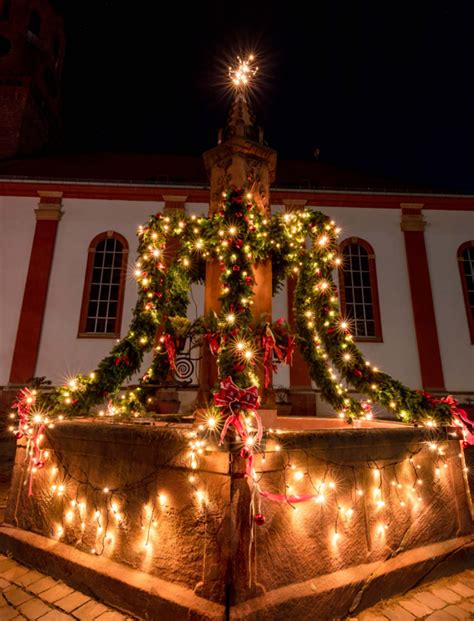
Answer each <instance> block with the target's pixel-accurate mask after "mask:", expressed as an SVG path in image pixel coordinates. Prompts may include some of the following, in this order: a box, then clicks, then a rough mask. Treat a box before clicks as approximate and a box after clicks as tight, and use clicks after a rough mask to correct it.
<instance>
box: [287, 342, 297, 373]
mask: <svg viewBox="0 0 474 621" xmlns="http://www.w3.org/2000/svg"><path fill="white" fill-rule="evenodd" d="M295 342H296V338H295V337H294V336H288V342H287V344H286V352H285V364H289V365H290V366H291V365H292V364H293V353H294V351H295Z"/></svg>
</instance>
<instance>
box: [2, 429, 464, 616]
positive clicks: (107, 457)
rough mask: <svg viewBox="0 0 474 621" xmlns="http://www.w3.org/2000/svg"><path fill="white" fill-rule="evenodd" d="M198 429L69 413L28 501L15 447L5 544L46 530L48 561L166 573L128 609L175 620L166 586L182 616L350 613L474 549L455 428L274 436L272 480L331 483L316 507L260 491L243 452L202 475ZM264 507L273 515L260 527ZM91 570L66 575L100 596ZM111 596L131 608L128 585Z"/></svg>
mask: <svg viewBox="0 0 474 621" xmlns="http://www.w3.org/2000/svg"><path fill="white" fill-rule="evenodd" d="M190 433H192V429H191V428H180V429H173V428H164V427H144V426H139V425H118V424H106V423H96V422H64V423H63V424H60V425H58V426H57V427H56V428H55V429H52V430H49V431H48V433H47V438H46V442H45V444H47V445H48V448H49V451H50V457H49V460H48V464H47V466H46V467H45V468H44V469H42V470H39V471H38V472H37V473H36V474H35V478H34V481H33V495H32V496H28V473H27V469H26V466H25V464H26V463H27V462H25V447H24V446H22V445H19V446H18V449H17V455H16V462H15V467H14V474H13V485H12V489H11V493H10V497H9V503H8V506H7V513H6V522H7V523H8V524H10V525H12V526H14V527H15V528H10V530H9V531H8V532H9V533H10V535H8V533H7V534H5V533H4V532H2V533H0V548H2V549H6V548H8V540H9V537H10V541H11V540H12V538H13V539H14V538H15V533H20V534H22V533H24V532H25V531H28V533H35V534H36V535H39V536H40V537H43V538H45V539H44V541H45V542H47V543H48V550H49V553H50V554H51V555H52V556H50V557H49V558H50V559H51V558H54V554H55V551H54V550H55V546H57V550H58V555H59V550H62V551H64V550H67V549H70V550H71V558H72V557H73V556H74V555H80V558H81V559H82V561H80V559H79V557H78V559H79V560H78V561H77V562H78V563H79V561H80V562H83V561H84V559H85V561H84V562H85V563H86V564H87V559H88V558H89V559H90V562H91V563H92V564H94V563H95V564H96V565H94V566H97V567H99V565H97V563H99V562H101V563H102V565H101V567H104V568H105V569H104V571H107V563H109V565H110V567H112V566H113V567H123V571H124V575H125V573H126V572H130V571H134V572H136V575H137V576H145V578H144V579H143V580H145V583H146V576H149V579H150V581H151V582H150V584H152V582H153V580H155V581H156V580H159V581H160V584H161V587H162V591H161V592H160V594H159V596H157V600H156V601H154V603H153V605H152V606H151V605H149V604H146V605H145V604H143V605H142V604H139V605H138V608H139V609H138V610H131V612H135V613H137V614H141V615H143V616H147V618H150V619H154V618H156V619H158V618H169V617H168V616H161V617H160V615H166V614H168V615H169V614H171V613H170V610H171V609H170V608H169V606H170V600H169V597H171V599H173V610H175V609H176V610H178V609H179V610H180V611H181V612H182V614H183V615H184V616H183V618H186V617H187V616H188V615H191V618H196V619H197V618H224V617H225V615H226V614H230V618H236V619H237V618H246V619H247V618H248V619H283V618H288V619H314V618H315V616H314V615H315V614H316V612H315V611H319V612H317V615H319V616H317V618H320V619H325V618H328V619H329V618H333V616H334V617H336V618H337V616H341V617H342V616H344V615H345V614H347V613H348V612H349V610H351V609H352V610H360V609H361V608H363V607H365V606H368V605H371V604H372V603H373V602H374V601H377V600H378V599H379V598H380V597H382V596H386V595H390V594H391V593H392V592H397V591H399V590H403V588H405V587H407V588H408V587H409V586H411V585H412V584H414V583H415V582H416V581H418V580H419V579H420V578H422V577H423V575H425V574H429V571H430V569H431V568H432V566H434V565H438V566H439V564H440V559H442V558H444V557H445V556H446V557H448V556H450V555H451V556H452V554H453V550H455V551H458V552H459V551H462V550H463V549H467V548H466V546H467V545H468V542H469V540H470V535H471V532H472V522H471V514H470V500H469V495H468V492H467V487H466V476H465V472H464V471H463V461H462V458H461V457H460V444H459V441H458V440H456V439H453V438H452V436H449V435H447V434H446V433H445V432H443V431H439V432H437V431H434V430H429V431H428V430H422V429H414V428H394V429H383V428H382V429H377V428H374V429H352V430H347V429H342V430H329V429H327V430H319V431H306V432H283V433H281V434H275V435H273V436H272V437H271V438H268V439H267V440H266V444H265V445H264V446H263V447H262V448H263V449H264V452H262V453H260V454H259V455H257V456H256V458H255V463H256V469H257V471H258V484H259V486H260V489H261V490H262V491H264V492H270V493H274V494H280V495H281V494H285V492H286V494H288V495H291V494H292V495H302V494H312V495H318V494H319V499H318V500H319V502H316V501H315V500H310V501H308V502H305V503H301V504H296V503H295V504H289V503H287V502H272V501H271V500H268V499H264V498H260V496H259V495H258V494H256V493H254V494H252V490H251V487H250V486H249V483H248V480H247V479H246V477H245V476H244V475H245V467H246V462H245V461H244V460H243V459H241V458H240V457H236V456H235V453H233V452H232V451H231V450H230V449H231V447H228V446H227V447H224V449H225V450H217V449H216V448H215V442H213V441H212V440H210V442H209V446H208V447H202V451H203V454H202V456H201V457H200V459H199V465H198V468H197V469H196V471H191V470H190V469H189V446H188V445H189V442H190V441H192V439H190V438H189V434H190ZM435 444H436V446H435ZM430 445H431V447H430ZM410 457H411V458H412V461H410V460H409V458H410ZM376 468H378V469H379V470H378V471H377V470H376ZM190 477H191V479H190ZM323 483H324V485H322V484H323ZM61 486H62V487H61ZM83 503H84V504H83ZM97 512H98V513H97ZM255 513H261V514H263V515H264V516H265V523H264V524H263V525H256V524H255V522H254V521H253V518H252V516H253V515H254V514H255ZM3 530H5V529H3ZM7 530H8V529H7ZM41 541H43V539H41ZM56 542H57V543H56ZM145 544H147V545H145ZM11 549H13V550H15V549H17V548H15V546H13V547H12V548H11ZM25 554H26V556H28V554H27V553H26V552H24V551H23V552H22V555H23V559H22V560H25ZM61 554H62V555H63V556H65V555H64V552H61ZM40 556H41V554H40V552H37V553H35V554H34V555H32V558H33V557H34V558H33V560H32V561H31V562H32V563H34V562H35V559H36V562H37V560H38V558H40ZM66 556H67V554H66ZM471 558H472V557H471ZM26 560H28V558H26ZM103 561H105V564H104V563H103ZM53 565H54V563H53ZM392 574H393V575H396V579H395V580H390V581H387V580H385V581H384V576H387V575H392ZM127 575H128V574H127ZM134 575H135V574H134ZM79 576H80V572H76V573H75V574H74V572H70V576H69V579H70V580H72V581H73V582H74V581H75V582H76V584H75V586H78V587H82V588H83V589H86V590H87V589H88V588H95V589H96V590H95V591H94V592H95V593H97V588H98V587H97V584H94V585H91V584H84V583H83V584H78V581H79V582H80V581H81V579H82V578H80V577H79ZM377 576H378V578H377ZM82 580H83V582H84V581H85V582H86V583H87V581H89V582H90V580H91V578H90V576H89V577H86V578H83V579H82ZM143 580H142V582H143ZM99 582H100V581H99ZM153 584H154V583H153ZM384 585H385V586H384ZM99 591H100V590H99ZM166 593H168V595H166ZM170 593H171V595H169V594H170ZM99 595H100V592H99ZM155 595H156V593H155ZM113 597H114V598H115V600H114V601H112V602H111V603H113V604H115V605H120V593H118V594H117V593H114V595H113ZM117 597H118V600H117ZM193 598H195V599H193ZM196 598H197V599H196ZM133 601H135V600H133V598H131V600H130V602H132V603H130V602H125V603H124V604H123V607H124V608H126V609H129V610H130V608H131V607H133ZM136 601H138V598H136ZM176 602H180V604H176ZM186 602H187V603H186ZM193 602H194V603H193ZM196 602H198V603H197V604H196ZM195 604H196V605H195ZM193 606H194V608H193ZM206 611H208V612H206ZM226 611H227V612H226ZM229 611H230V612H229ZM175 614H176V612H173V615H175ZM326 614H327V615H329V614H330V615H333V616H325V615H326ZM178 618H181V617H180V615H179V614H178Z"/></svg>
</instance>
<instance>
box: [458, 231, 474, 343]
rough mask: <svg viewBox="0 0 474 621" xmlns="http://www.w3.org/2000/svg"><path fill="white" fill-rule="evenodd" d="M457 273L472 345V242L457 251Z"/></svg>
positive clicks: (473, 278)
mask: <svg viewBox="0 0 474 621" xmlns="http://www.w3.org/2000/svg"><path fill="white" fill-rule="evenodd" d="M458 262H459V273H460V274H461V283H462V290H463V293H464V302H465V304H466V313H467V324H468V326H469V332H470V334H471V343H473V344H474V240H471V241H468V242H466V243H465V244H462V246H460V247H459V250H458Z"/></svg>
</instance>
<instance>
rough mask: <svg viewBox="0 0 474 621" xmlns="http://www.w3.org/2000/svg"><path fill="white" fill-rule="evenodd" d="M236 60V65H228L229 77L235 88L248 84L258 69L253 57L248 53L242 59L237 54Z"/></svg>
mask: <svg viewBox="0 0 474 621" xmlns="http://www.w3.org/2000/svg"><path fill="white" fill-rule="evenodd" d="M237 62H238V65H237V67H229V78H230V79H231V80H232V84H233V85H234V86H236V87H237V88H245V87H246V86H249V85H250V83H251V82H252V79H253V78H254V77H255V75H256V73H257V71H258V67H257V66H256V65H255V57H254V55H253V54H250V55H249V57H248V58H247V60H242V58H240V56H237Z"/></svg>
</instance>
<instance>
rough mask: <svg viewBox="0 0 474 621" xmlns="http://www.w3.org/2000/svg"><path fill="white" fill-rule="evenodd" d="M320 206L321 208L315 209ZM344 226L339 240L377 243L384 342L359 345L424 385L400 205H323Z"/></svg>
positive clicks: (383, 363)
mask: <svg viewBox="0 0 474 621" xmlns="http://www.w3.org/2000/svg"><path fill="white" fill-rule="evenodd" d="M315 209H317V207H315ZM321 211H323V212H324V213H326V214H327V215H328V216H330V217H331V218H333V219H334V220H335V221H336V223H337V225H338V226H339V227H340V228H341V234H340V240H341V241H342V240H344V239H346V238H347V237H360V238H362V239H364V240H366V241H367V242H369V244H370V245H371V246H372V247H373V249H374V252H375V262H376V270H377V282H378V292H379V302H380V316H381V323H382V335H383V342H381V343H358V346H359V347H360V349H361V350H362V351H363V353H364V355H365V356H366V357H367V359H368V360H369V361H370V362H371V363H372V364H374V365H376V366H378V367H379V368H380V369H383V370H384V371H386V372H387V373H390V374H391V375H393V376H394V377H396V378H398V379H400V380H401V381H402V382H404V383H406V384H407V385H408V386H410V387H413V388H420V386H421V375H420V368H419V361H418V350H417V344H416V334H415V325H414V320H413V312H412V305H411V296H410V289H409V281H408V271H407V264H406V256H405V246H404V240H403V233H402V232H401V230H400V212H399V210H398V209H368V208H342V207H330V208H329V207H323V208H321Z"/></svg>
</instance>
